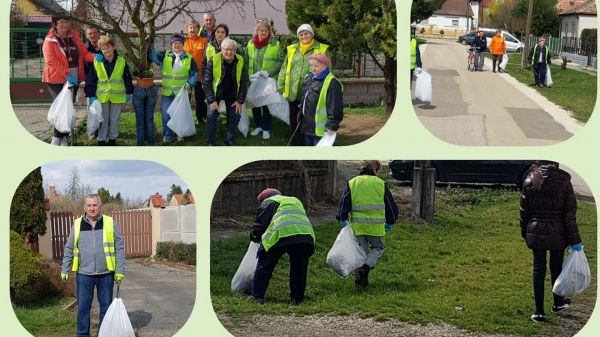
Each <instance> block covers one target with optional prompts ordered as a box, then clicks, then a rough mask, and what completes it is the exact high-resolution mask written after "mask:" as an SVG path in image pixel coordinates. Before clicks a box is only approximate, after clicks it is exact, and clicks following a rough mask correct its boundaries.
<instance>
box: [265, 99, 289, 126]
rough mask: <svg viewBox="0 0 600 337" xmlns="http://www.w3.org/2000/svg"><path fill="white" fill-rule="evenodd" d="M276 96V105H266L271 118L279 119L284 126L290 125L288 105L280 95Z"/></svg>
mask: <svg viewBox="0 0 600 337" xmlns="http://www.w3.org/2000/svg"><path fill="white" fill-rule="evenodd" d="M277 95H278V100H277V103H273V104H268V105H267V108H268V109H269V113H270V114H271V116H274V117H277V118H279V119H280V120H281V121H283V122H284V123H285V124H287V125H290V105H289V104H288V101H287V100H286V99H285V97H283V95H281V94H277Z"/></svg>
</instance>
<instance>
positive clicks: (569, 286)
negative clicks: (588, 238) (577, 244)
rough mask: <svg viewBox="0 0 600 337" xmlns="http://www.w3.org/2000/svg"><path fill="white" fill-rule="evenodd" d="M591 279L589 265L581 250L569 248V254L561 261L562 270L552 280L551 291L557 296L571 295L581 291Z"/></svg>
mask: <svg viewBox="0 0 600 337" xmlns="http://www.w3.org/2000/svg"><path fill="white" fill-rule="evenodd" d="M591 280H592V275H591V273H590V266H589V265H588V262H587V259H586V257H585V253H584V252H583V250H580V251H574V250H572V249H571V248H569V256H568V257H567V259H566V260H565V262H563V266H562V271H561V272H560V275H559V276H558V278H557V279H556V281H555V282H554V287H552V292H553V293H555V294H556V295H558V296H566V297H569V296H573V295H576V294H579V293H581V292H583V291H584V290H585V289H586V288H587V287H588V286H589V285H590V281H591Z"/></svg>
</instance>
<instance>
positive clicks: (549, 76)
mask: <svg viewBox="0 0 600 337" xmlns="http://www.w3.org/2000/svg"><path fill="white" fill-rule="evenodd" d="M553 85H554V82H553V81H552V73H551V72H550V67H546V86H547V87H548V88H551V87H552V86H553Z"/></svg>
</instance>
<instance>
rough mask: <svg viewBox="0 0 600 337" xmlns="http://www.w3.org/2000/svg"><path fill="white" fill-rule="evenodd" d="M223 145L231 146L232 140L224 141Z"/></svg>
mask: <svg viewBox="0 0 600 337" xmlns="http://www.w3.org/2000/svg"><path fill="white" fill-rule="evenodd" d="M225 144H227V146H233V140H226V141H225Z"/></svg>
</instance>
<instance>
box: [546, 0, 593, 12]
mask: <svg viewBox="0 0 600 337" xmlns="http://www.w3.org/2000/svg"><path fill="white" fill-rule="evenodd" d="M556 10H557V11H558V15H567V14H588V15H596V13H597V10H596V0H559V1H558V3H557V4H556Z"/></svg>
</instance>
